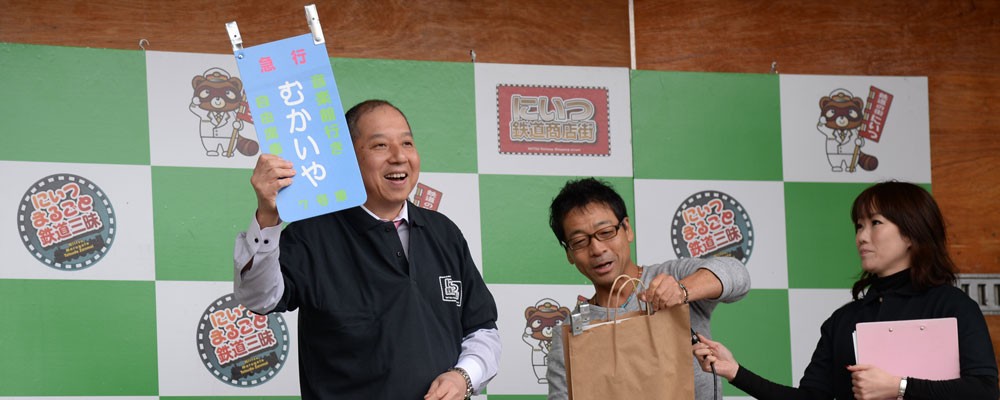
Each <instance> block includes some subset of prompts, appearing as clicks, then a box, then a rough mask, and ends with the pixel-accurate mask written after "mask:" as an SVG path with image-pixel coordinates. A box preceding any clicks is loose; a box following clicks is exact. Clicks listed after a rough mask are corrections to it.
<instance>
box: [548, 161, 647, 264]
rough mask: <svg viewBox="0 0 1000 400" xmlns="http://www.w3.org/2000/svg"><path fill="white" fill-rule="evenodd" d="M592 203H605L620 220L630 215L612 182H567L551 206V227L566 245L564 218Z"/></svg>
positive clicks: (588, 180) (557, 237)
mask: <svg viewBox="0 0 1000 400" xmlns="http://www.w3.org/2000/svg"><path fill="white" fill-rule="evenodd" d="M591 203H594V204H604V205H606V206H608V208H610V209H611V212H613V213H615V217H616V218H618V221H621V220H623V219H625V217H628V211H627V210H626V209H625V201H624V200H622V197H621V196H620V195H619V194H618V192H616V191H615V189H614V188H612V187H611V185H610V184H608V183H606V182H603V181H599V180H597V179H594V178H585V179H579V180H573V181H569V182H566V185H565V186H563V188H562V190H560V191H559V194H558V195H556V197H555V198H554V199H552V205H551V206H550V207H549V227H550V228H552V233H554V234H555V235H556V240H558V241H559V244H560V245H562V246H563V247H566V232H565V230H563V220H565V219H566V214H569V212H570V211H573V209H575V208H584V207H587V206H589V205H590V204H591Z"/></svg>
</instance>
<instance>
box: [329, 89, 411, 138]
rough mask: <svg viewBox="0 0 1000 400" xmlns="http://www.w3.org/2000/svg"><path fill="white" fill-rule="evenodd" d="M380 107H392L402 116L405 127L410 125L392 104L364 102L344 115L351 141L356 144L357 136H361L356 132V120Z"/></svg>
mask: <svg viewBox="0 0 1000 400" xmlns="http://www.w3.org/2000/svg"><path fill="white" fill-rule="evenodd" d="M382 106H385V107H392V109H393V110H396V111H399V115H402V116H403V119H404V120H406V125H409V124H410V120H408V119H406V114H403V111H402V110H400V109H399V108H398V107H396V106H394V105H392V103H390V102H388V101H385V100H378V99H372V100H365V101H362V102H360V103H358V104H355V105H354V107H351V109H350V110H347V112H346V113H344V119H346V120H347V129H348V130H349V131H351V140H353V141H355V142H357V140H358V135H360V134H361V132H359V130H358V120H359V119H361V117H363V116H364V115H365V114H368V113H370V112H372V111H375V109H377V108H379V107H382Z"/></svg>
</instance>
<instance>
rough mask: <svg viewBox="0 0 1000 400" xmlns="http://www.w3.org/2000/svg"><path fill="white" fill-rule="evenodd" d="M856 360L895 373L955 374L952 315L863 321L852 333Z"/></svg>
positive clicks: (935, 377)
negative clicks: (946, 316) (901, 319)
mask: <svg viewBox="0 0 1000 400" xmlns="http://www.w3.org/2000/svg"><path fill="white" fill-rule="evenodd" d="M854 347H855V358H856V359H857V361H858V364H871V365H874V366H877V367H879V368H881V369H883V370H885V371H886V372H889V373H891V374H894V375H899V376H912V377H915V378H921V379H932V380H946V379H956V378H958V377H959V372H960V366H959V359H958V320H957V319H955V318H953V317H952V318H934V319H915V320H905V321H885V322H864V323H860V324H857V330H856V331H855V336H854Z"/></svg>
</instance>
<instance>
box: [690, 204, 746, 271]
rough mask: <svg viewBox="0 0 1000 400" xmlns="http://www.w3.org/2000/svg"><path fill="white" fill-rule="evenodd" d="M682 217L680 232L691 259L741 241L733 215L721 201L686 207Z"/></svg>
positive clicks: (741, 236)
mask: <svg viewBox="0 0 1000 400" xmlns="http://www.w3.org/2000/svg"><path fill="white" fill-rule="evenodd" d="M682 215H683V218H684V227H683V228H681V232H682V233H683V237H684V241H685V242H686V243H687V248H688V252H690V253H691V257H701V256H702V255H705V254H707V253H710V252H712V251H715V250H717V249H722V248H725V247H726V246H729V245H732V244H736V243H739V242H740V241H741V240H743V234H742V232H741V231H740V228H739V226H737V225H736V224H735V214H734V213H733V211H732V210H728V209H726V208H725V205H724V203H723V202H722V200H719V199H713V200H710V201H709V202H708V203H706V204H704V205H699V206H693V207H688V208H686V209H684V211H683V212H682Z"/></svg>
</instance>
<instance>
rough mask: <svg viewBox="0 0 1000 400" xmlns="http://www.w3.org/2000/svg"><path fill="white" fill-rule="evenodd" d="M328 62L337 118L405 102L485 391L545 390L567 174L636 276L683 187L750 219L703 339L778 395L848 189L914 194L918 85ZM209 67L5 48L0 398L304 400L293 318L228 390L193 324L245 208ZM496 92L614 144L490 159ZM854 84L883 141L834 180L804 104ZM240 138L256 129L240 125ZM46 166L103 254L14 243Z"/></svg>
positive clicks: (813, 323) (921, 130) (826, 300)
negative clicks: (465, 264)
mask: <svg viewBox="0 0 1000 400" xmlns="http://www.w3.org/2000/svg"><path fill="white" fill-rule="evenodd" d="M332 63H333V69H334V73H335V76H336V78H337V82H338V85H339V87H340V89H341V97H342V99H343V102H344V104H345V105H347V106H349V105H352V104H354V103H357V102H358V101H360V100H363V99H366V98H385V99H387V100H390V101H392V102H393V103H395V104H396V105H398V106H399V107H400V108H401V109H402V110H403V111H404V112H406V114H407V117H408V118H409V120H410V123H411V125H412V128H413V131H414V134H415V137H416V140H417V145H418V149H419V150H420V154H421V160H422V173H421V176H420V181H421V183H423V184H425V185H427V186H429V187H432V188H434V189H435V190H438V191H440V192H441V193H442V197H441V202H440V206H439V209H438V210H439V211H441V212H443V213H444V214H446V215H448V216H449V217H450V218H452V219H453V220H454V221H455V222H456V223H457V224H458V225H459V227H460V228H462V230H463V232H464V233H465V235H466V238H467V239H468V242H469V245H470V248H471V251H472V254H473V258H474V259H475V261H476V262H477V265H478V266H479V267H480V268H481V270H482V272H483V276H484V278H485V280H486V282H487V283H488V284H489V286H490V289H491V291H492V292H493V294H494V296H495V297H496V299H497V306H498V308H499V311H500V321H499V325H500V332H501V336H502V338H503V344H504V349H503V357H502V360H501V369H500V374H499V375H498V376H497V377H496V378H495V379H494V380H493V382H492V383H491V384H490V386H489V389H488V393H489V394H488V395H486V396H482V397H488V398H490V399H540V398H544V393H545V392H546V385H545V384H543V383H539V382H538V376H539V375H538V374H540V373H543V372H544V371H543V370H541V369H538V368H535V367H534V366H533V365H532V348H533V346H538V343H537V341H535V342H532V341H531V340H530V339H524V338H522V335H523V333H524V329H525V322H526V321H525V310H526V309H528V308H529V307H532V306H535V305H536V303H539V302H540V301H542V300H543V299H551V300H554V301H556V302H558V303H560V304H561V305H563V306H567V307H572V306H573V304H574V302H575V300H576V297H577V295H584V296H590V295H591V294H592V293H593V289H592V288H591V287H590V286H589V285H588V284H587V281H586V280H585V278H583V277H582V276H581V275H580V274H579V273H578V272H577V271H576V269H575V268H574V267H573V266H572V265H570V264H568V263H567V261H566V257H565V253H564V252H563V251H562V249H561V248H560V247H559V246H558V244H557V243H556V241H555V239H554V238H553V236H552V233H551V231H550V230H549V228H548V215H547V207H548V204H549V201H550V200H551V199H552V197H553V196H554V195H555V194H556V192H557V191H558V189H559V188H560V187H561V186H562V184H563V183H565V181H566V180H567V179H571V178H576V177H582V176H598V177H601V178H603V179H605V180H607V181H609V182H611V183H612V184H613V185H614V186H615V187H616V188H617V189H618V190H619V192H621V193H622V195H623V197H624V198H625V199H626V202H627V204H628V206H629V215H630V216H632V220H633V225H634V227H635V229H636V242H635V245H634V256H635V258H636V260H637V261H638V262H639V263H640V264H650V263H655V262H660V261H663V260H666V259H671V258H675V257H676V253H675V248H676V246H674V244H673V242H672V240H673V239H672V237H671V232H672V229H673V228H672V224H673V223H674V222H673V219H674V216H675V213H676V212H677V210H678V208H679V207H680V206H681V205H682V204H683V203H685V201H687V199H688V198H689V197H691V196H692V195H695V194H697V193H702V192H706V191H707V192H717V193H724V194H726V195H727V196H728V197H729V198H731V199H733V200H734V201H736V202H738V204H739V206H740V207H742V210H743V213H745V214H746V216H747V218H748V219H749V220H750V221H751V226H752V227H753V245H752V249H751V250H750V251H749V252H748V255H747V268H748V269H749V271H750V275H751V277H752V280H753V289H752V290H751V292H750V294H749V295H748V296H747V297H746V298H745V299H744V300H742V301H740V302H737V303H734V304H727V305H722V306H720V307H719V308H717V310H716V312H715V316H714V318H713V333H714V336H715V338H717V339H719V340H722V341H724V342H725V343H727V344H728V345H729V346H730V348H731V349H732V350H733V351H734V352H735V353H736V354H737V356H738V357H739V358H740V360H741V362H743V363H744V364H746V365H748V366H750V367H752V368H753V369H754V370H755V371H757V372H758V373H760V374H761V375H763V376H766V377H769V378H771V379H774V380H775V381H778V382H781V383H786V384H793V383H795V382H797V381H798V378H799V377H800V376H801V374H802V371H803V370H804V368H805V365H806V364H807V363H808V360H809V358H810V356H811V352H812V349H813V347H814V346H815V341H816V340H817V339H818V332H819V325H820V323H821V322H822V320H823V319H825V318H826V316H827V315H829V313H830V312H831V311H832V310H833V309H834V308H836V307H838V306H839V305H841V304H843V303H844V302H846V301H847V300H848V299H849V291H848V288H849V287H850V284H851V283H852V282H853V280H854V278H855V277H856V275H857V271H858V262H857V256H856V253H855V251H854V247H853V224H851V222H850V221H849V218H848V209H849V205H850V202H851V200H852V199H853V197H854V196H855V195H856V194H857V193H858V192H860V191H861V190H862V189H863V188H864V187H865V186H867V184H868V183H870V182H875V181H880V180H885V179H889V178H895V179H900V180H908V181H913V182H919V183H922V184H926V185H927V187H929V184H930V149H929V128H928V121H927V81H926V79H925V78H896V77H856V76H789V75H781V76H778V75H748V74H717V73H686V72H654V71H629V70H628V69H624V68H588V67H543V66H524V65H498V64H475V65H473V64H464V63H438V62H412V61H390V60H360V59H333V60H332ZM211 68H222V69H224V70H226V71H228V72H229V73H231V74H233V75H237V74H238V72H237V70H236V67H235V63H234V61H233V57H232V56H229V55H207V54H191V53H167V52H139V51H120V50H99V49H83V48H66V47H48V46H33V45H21V44H0V87H3V88H4V89H5V90H4V94H5V96H4V98H3V100H0V102H2V103H0V110H2V111H0V132H2V137H3V138H4V139H5V142H4V145H3V146H0V180H2V181H3V182H4V185H3V187H2V189H0V212H4V211H2V210H7V211H5V212H6V213H7V217H5V220H6V227H5V228H3V229H0V254H3V255H4V262H3V263H0V303H2V305H0V321H2V325H0V326H2V329H0V360H2V362H0V396H2V397H31V398H39V397H60V398H64V397H67V396H68V397H79V398H84V397H86V398H93V397H102V396H115V398H144V399H148V398H211V397H221V396H227V397H231V396H239V397H247V398H260V397H268V398H271V397H273V398H281V397H290V398H294V397H297V395H298V393H299V392H298V365H297V343H296V341H297V340H296V338H295V333H296V315H295V313H288V314H285V315H284V322H285V324H286V326H287V329H288V331H289V332H288V334H289V337H290V338H291V339H290V340H289V344H288V349H287V358H286V359H285V360H284V362H283V367H282V368H281V369H280V370H278V371H277V372H276V373H275V374H274V375H273V376H272V377H271V379H269V380H268V381H267V382H264V383H259V384H257V385H256V386H253V387H238V386H234V385H230V384H227V383H224V382H222V381H221V380H219V379H217V378H216V377H215V376H214V375H213V374H212V373H211V372H210V371H209V370H208V369H207V368H206V367H205V364H204V362H203V360H202V358H201V355H200V353H199V350H198V346H197V340H196V337H197V336H196V335H197V333H196V332H197V329H198V326H199V323H200V322H201V321H202V316H203V313H205V311H206V309H207V308H208V307H209V306H210V305H211V304H213V302H214V301H215V300H216V299H219V298H220V297H223V296H225V295H227V294H229V293H231V292H232V284H231V279H232V261H231V253H232V244H233V237H234V236H235V234H236V233H237V232H238V231H241V230H244V229H245V228H246V225H247V224H248V223H249V220H250V218H251V216H252V213H253V209H254V207H255V204H256V202H255V198H254V195H253V191H252V189H251V187H250V185H249V176H250V170H251V168H252V166H253V163H254V161H255V159H256V157H255V156H245V155H242V154H236V155H235V156H234V157H232V158H227V157H210V156H207V155H206V153H205V149H204V148H203V146H202V144H201V141H200V138H199V122H198V117H196V116H195V115H193V114H192V113H191V112H190V111H189V110H188V106H189V104H190V103H191V97H192V96H193V91H192V88H191V80H192V78H193V77H194V76H197V75H200V74H204V73H205V72H206V71H207V70H209V69H211ZM498 85H514V86H521V87H555V88H579V87H584V88H604V89H607V98H608V99H607V103H608V104H607V106H608V115H609V119H610V137H609V139H608V141H609V149H610V151H609V154H608V155H605V156H581V155H544V154H530V153H529V154H509V153H501V152H500V151H499V150H498V137H497V129H498V128H497V86H498ZM870 86H876V87H878V88H880V89H882V90H884V91H886V92H889V93H892V94H893V95H894V99H893V102H892V108H891V113H890V114H889V116H888V119H887V122H886V127H885V131H884V132H883V138H882V140H881V141H880V142H878V143H873V142H870V143H868V144H866V146H865V147H864V151H865V152H866V153H869V154H872V155H875V156H877V157H878V160H879V165H878V167H877V168H876V169H875V170H873V171H864V170H860V169H859V170H857V171H855V172H853V173H849V172H832V171H831V168H830V165H829V164H828V162H827V157H826V154H825V144H824V143H825V138H824V137H823V135H822V134H820V133H819V132H818V131H817V129H816V123H817V119H818V117H819V107H818V104H819V99H820V98H821V97H823V96H828V95H830V94H831V93H832V92H833V91H835V90H836V89H847V90H849V91H850V92H852V93H853V94H854V95H855V96H858V97H862V98H864V96H866V95H867V93H868V90H869V87H870ZM242 134H243V135H244V136H246V137H249V138H255V135H254V133H253V130H252V126H248V127H247V128H246V130H244V131H243V133H242ZM60 175H62V176H69V175H74V176H79V177H82V178H85V179H86V180H88V181H89V182H92V183H93V184H94V185H96V187H97V188H98V189H99V190H100V192H101V195H102V196H105V197H104V198H106V199H107V200H108V202H110V204H111V205H112V206H113V211H114V214H113V215H114V217H115V218H114V219H115V220H114V229H115V233H114V238H113V243H111V245H110V246H109V247H107V249H106V252H105V253H104V254H103V256H102V257H101V258H100V259H99V260H97V261H95V262H93V263H92V264H91V265H89V266H87V267H85V268H80V269H78V270H59V269H57V268H54V267H53V266H50V265H49V264H45V263H44V261H43V260H40V259H39V257H38V256H36V253H38V252H37V251H34V252H33V251H29V249H28V248H27V247H26V245H25V242H24V240H23V238H22V236H23V234H22V231H20V229H19V224H21V223H22V222H23V221H21V220H19V218H17V217H18V215H19V213H20V211H19V208H20V207H21V204H22V200H24V198H25V195H26V193H29V189H31V188H33V187H35V185H37V184H38V182H39V181H40V180H43V178H46V177H49V176H60ZM0 215H2V213H0ZM3 220H4V219H0V221H3ZM105 224H106V225H105V226H109V225H111V224H110V223H108V222H106V223H105ZM41 258H43V259H44V258H45V257H41ZM542 376H544V375H542ZM724 392H725V394H726V395H727V398H739V397H740V396H742V395H743V394H742V393H741V392H740V391H738V390H736V389H735V388H732V387H730V386H728V385H726V387H725V390H724Z"/></svg>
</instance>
